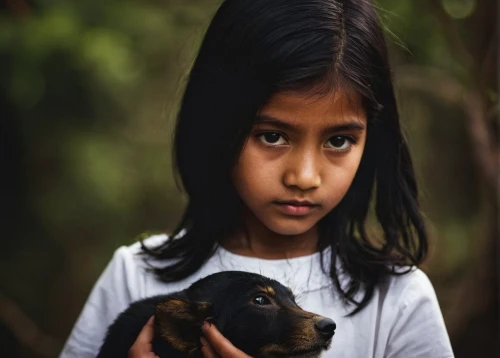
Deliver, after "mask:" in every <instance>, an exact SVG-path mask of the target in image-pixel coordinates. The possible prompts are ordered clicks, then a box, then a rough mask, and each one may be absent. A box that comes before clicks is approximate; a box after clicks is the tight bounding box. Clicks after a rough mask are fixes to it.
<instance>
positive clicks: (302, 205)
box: [275, 200, 318, 216]
mask: <svg viewBox="0 0 500 358" xmlns="http://www.w3.org/2000/svg"><path fill="white" fill-rule="evenodd" d="M275 204H276V205H278V208H279V209H280V210H281V211H283V212H284V213H285V214H288V215H294V216H302V215H307V214H309V213H310V212H311V211H312V210H314V208H316V207H317V206H318V205H317V204H314V203H311V202H309V201H297V200H290V201H276V202H275Z"/></svg>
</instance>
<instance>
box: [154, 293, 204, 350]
mask: <svg viewBox="0 0 500 358" xmlns="http://www.w3.org/2000/svg"><path fill="white" fill-rule="evenodd" d="M210 308H211V305H210V303H208V302H189V301H183V300H179V299H169V300H167V301H165V302H162V303H160V304H159V305H158V306H157V308H156V316H157V317H158V319H157V320H156V321H155V322H156V324H157V327H158V328H159V332H160V336H161V337H162V338H163V339H164V340H166V341H168V342H169V343H170V344H171V345H172V346H173V347H174V348H175V349H177V350H179V351H182V352H190V351H193V350H194V349H196V348H197V347H198V346H199V331H200V329H201V325H202V324H203V321H204V320H205V319H206V318H207V317H209V316H210V314H209V313H210ZM181 328H182V329H181ZM181 332H182V333H181Z"/></svg>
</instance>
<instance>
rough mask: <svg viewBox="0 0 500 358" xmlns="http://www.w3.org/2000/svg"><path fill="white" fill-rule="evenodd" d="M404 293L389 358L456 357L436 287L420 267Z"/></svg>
mask: <svg viewBox="0 0 500 358" xmlns="http://www.w3.org/2000/svg"><path fill="white" fill-rule="evenodd" d="M410 275H412V276H413V277H412V279H411V280H409V284H408V286H407V287H406V288H405V290H404V291H403V292H402V294H401V296H400V297H401V301H400V306H399V312H398V317H397V319H396V321H395V323H394V325H393V327H392V329H391V332H390V335H389V340H388V344H387V347H386V354H385V357H386V358H429V357H432V358H453V357H454V355H453V351H452V348H451V344H450V339H449V337H448V333H447V331H446V327H445V324H444V320H443V316H442V314H441V310H440V308H439V303H438V300H437V297H436V293H435V291H434V288H433V287H432V284H431V282H430V281H429V279H428V278H427V276H426V275H425V274H424V273H423V272H422V271H420V270H417V271H415V272H413V273H411V274H410Z"/></svg>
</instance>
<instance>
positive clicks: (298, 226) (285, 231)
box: [265, 222, 316, 236]
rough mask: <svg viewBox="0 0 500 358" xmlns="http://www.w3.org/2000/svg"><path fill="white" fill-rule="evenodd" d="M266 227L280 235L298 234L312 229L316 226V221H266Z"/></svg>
mask: <svg viewBox="0 0 500 358" xmlns="http://www.w3.org/2000/svg"><path fill="white" fill-rule="evenodd" d="M265 225H266V227H267V228H268V229H269V230H270V231H272V232H274V233H275V234H278V235H283V236H298V235H303V234H306V233H308V232H309V231H311V229H313V228H314V227H315V226H316V223H315V222H314V223H304V222H302V223H297V222H287V223H283V222H279V223H265Z"/></svg>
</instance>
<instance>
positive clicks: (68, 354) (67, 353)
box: [60, 247, 137, 358]
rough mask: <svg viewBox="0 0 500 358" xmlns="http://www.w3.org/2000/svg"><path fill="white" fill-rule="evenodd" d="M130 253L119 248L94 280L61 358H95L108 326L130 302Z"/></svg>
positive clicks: (124, 248)
mask: <svg viewBox="0 0 500 358" xmlns="http://www.w3.org/2000/svg"><path fill="white" fill-rule="evenodd" d="M131 255H132V253H131V252H130V250H129V248H127V247H121V248H119V249H118V250H116V251H115V253H114V255H113V258H112V259H111V261H110V262H109V264H108V266H107V267H106V269H105V270H104V272H103V273H102V274H101V276H100V277H99V279H98V280H97V282H96V284H95V286H94V288H93V289H92V292H91V293H90V296H89V298H88V299H87V302H86V303H85V306H84V307H83V310H82V312H81V313H80V316H79V318H78V320H77V322H76V324H75V326H74V327H73V330H72V331H71V334H70V336H69V338H68V340H67V341H66V344H65V346H64V348H63V351H62V352H61V355H60V358H77V357H78V358H95V356H96V355H97V353H98V351H99V349H100V347H101V344H102V342H103V339H104V336H105V334H106V331H107V329H108V326H109V325H110V324H111V323H112V322H113V321H114V320H115V318H116V317H117V316H118V314H119V313H120V312H122V311H123V310H125V309H126V308H127V307H128V306H129V304H130V303H131V302H132V301H133V299H134V297H132V295H131V289H130V283H129V281H130V277H129V274H130V272H128V271H137V270H134V267H131V265H132V266H133V261H134V260H133V259H132V258H131Z"/></svg>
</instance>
